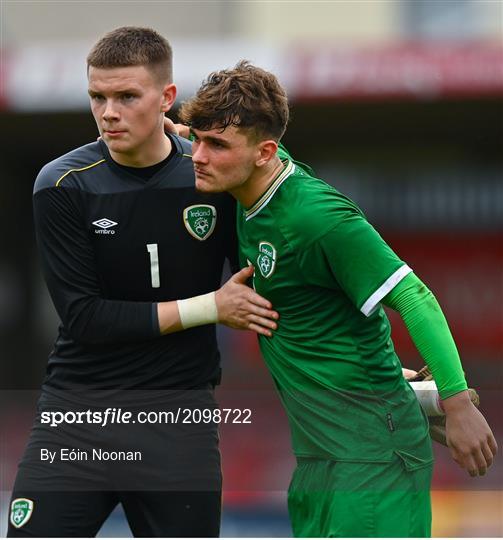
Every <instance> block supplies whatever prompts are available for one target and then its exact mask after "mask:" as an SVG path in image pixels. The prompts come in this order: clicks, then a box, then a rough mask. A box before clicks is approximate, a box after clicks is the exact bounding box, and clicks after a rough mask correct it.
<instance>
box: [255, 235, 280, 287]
mask: <svg viewBox="0 0 503 540" xmlns="http://www.w3.org/2000/svg"><path fill="white" fill-rule="evenodd" d="M257 266H258V269H259V270H260V273H261V274H262V277H265V278H268V277H270V276H272V274H273V272H274V269H275V268H276V248H275V247H274V246H273V245H272V244H270V243H269V242H260V244H259V245H258V257H257Z"/></svg>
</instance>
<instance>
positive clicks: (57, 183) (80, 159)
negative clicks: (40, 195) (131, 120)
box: [33, 142, 105, 194]
mask: <svg viewBox="0 0 503 540" xmlns="http://www.w3.org/2000/svg"><path fill="white" fill-rule="evenodd" d="M104 162H105V155H104V154H103V151H102V149H101V147H100V145H99V143H98V142H92V143H89V144H86V145H84V146H80V147H79V148H75V149H74V150H72V151H70V152H68V153H67V154H64V155H62V156H60V157H58V158H56V159H54V160H53V161H50V162H49V163H47V164H46V165H44V166H43V167H42V169H41V170H40V172H39V173H38V176H37V179H36V180H35V185H34V187H33V193H34V194H35V193H37V192H38V191H40V190H42V189H46V188H52V187H72V177H73V173H80V172H84V171H87V170H90V169H92V168H94V167H96V166H99V165H101V164H102V163H104Z"/></svg>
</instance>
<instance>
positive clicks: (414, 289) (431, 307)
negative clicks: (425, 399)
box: [382, 273, 468, 399]
mask: <svg viewBox="0 0 503 540" xmlns="http://www.w3.org/2000/svg"><path fill="white" fill-rule="evenodd" d="M382 302H383V304H384V305H386V306H389V307H391V308H392V309H394V310H396V311H398V312H399V313H400V315H401V316H402V319H403V320H404V322H405V325H406V327H407V330H408V331H409V334H410V336H411V338H412V340H413V341H414V344H415V345H416V347H417V350H418V351H419V353H420V354H421V356H422V357H423V359H424V361H425V362H426V364H427V365H428V367H429V368H430V370H431V372H432V374H433V378H434V379H435V381H436V384H437V387H438V391H439V394H440V397H441V398H442V399H447V398H449V397H450V396H453V395H454V394H457V393H458V392H462V391H463V390H466V389H467V388H468V386H467V384H466V380H465V376H464V373H463V368H462V366H461V361H460V359H459V354H458V351H457V349H456V345H455V343H454V340H453V338H452V335H451V332H450V330H449V326H448V325H447V321H446V320H445V317H444V314H443V313H442V310H441V308H440V306H439V305H438V302H437V300H436V298H435V297H434V296H433V294H432V293H431V291H430V290H429V289H428V288H427V287H426V285H425V284H424V283H423V282H422V281H421V280H420V279H419V278H418V277H417V276H415V275H414V274H413V273H410V274H408V275H407V276H406V277H405V278H404V279H403V280H402V281H401V282H400V283H399V284H398V285H397V286H396V287H395V288H394V289H393V290H392V291H391V292H390V293H389V294H388V295H387V296H386V297H385V298H383V301H382Z"/></svg>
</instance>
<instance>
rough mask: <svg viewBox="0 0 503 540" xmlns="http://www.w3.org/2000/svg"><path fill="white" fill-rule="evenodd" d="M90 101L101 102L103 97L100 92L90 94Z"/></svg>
mask: <svg viewBox="0 0 503 540" xmlns="http://www.w3.org/2000/svg"><path fill="white" fill-rule="evenodd" d="M91 99H92V101H97V102H101V101H104V100H105V98H104V97H103V96H102V95H101V94H91Z"/></svg>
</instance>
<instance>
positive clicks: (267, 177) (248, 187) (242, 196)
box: [230, 156, 284, 208]
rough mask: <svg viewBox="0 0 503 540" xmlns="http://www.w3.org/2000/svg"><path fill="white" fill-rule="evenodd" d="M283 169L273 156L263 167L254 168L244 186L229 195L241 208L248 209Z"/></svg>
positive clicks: (278, 160) (277, 158)
mask: <svg viewBox="0 0 503 540" xmlns="http://www.w3.org/2000/svg"><path fill="white" fill-rule="evenodd" d="M283 168H284V165H283V163H282V162H281V160H280V159H279V157H278V156H275V157H274V158H273V159H272V160H271V161H270V162H269V163H268V164H267V165H265V166H264V167H260V168H256V169H255V171H254V172H253V174H252V175H251V176H250V177H249V178H248V180H247V181H246V182H245V183H244V184H242V185H241V186H239V187H237V188H235V189H233V190H231V191H230V193H231V195H232V196H233V197H235V198H236V199H237V200H238V201H239V203H240V204H241V206H243V207H244V208H250V207H251V206H252V205H253V204H254V203H255V202H256V201H257V200H258V199H259V198H260V197H261V196H262V195H263V194H264V193H265V192H266V191H267V189H268V188H269V186H270V185H271V184H272V183H273V182H274V180H275V178H277V176H278V174H279V173H280V172H281V171H282V170H283Z"/></svg>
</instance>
